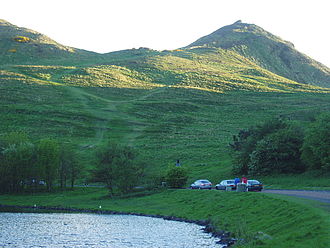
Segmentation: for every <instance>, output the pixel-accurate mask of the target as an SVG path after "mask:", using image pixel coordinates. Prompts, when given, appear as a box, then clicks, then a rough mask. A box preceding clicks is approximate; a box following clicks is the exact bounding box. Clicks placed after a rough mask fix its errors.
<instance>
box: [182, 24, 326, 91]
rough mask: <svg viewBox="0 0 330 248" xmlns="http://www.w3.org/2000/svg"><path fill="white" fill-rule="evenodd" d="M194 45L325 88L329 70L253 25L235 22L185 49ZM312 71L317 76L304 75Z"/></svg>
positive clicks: (289, 43)
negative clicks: (224, 51)
mask: <svg viewBox="0 0 330 248" xmlns="http://www.w3.org/2000/svg"><path fill="white" fill-rule="evenodd" d="M195 46H203V47H215V48H222V49H230V50H234V51H236V52H238V53H240V54H241V55H242V56H244V57H246V58H248V59H250V60H252V61H254V62H255V63H257V64H258V65H259V66H261V67H263V68H265V69H267V70H270V71H271V72H273V73H276V74H278V75H281V76H283V77H286V78H289V79H291V80H294V81H297V82H300V83H308V84H316V85H322V86H326V87H329V85H328V84H329V81H330V80H329V77H330V69H329V68H327V67H326V66H324V65H322V64H320V63H318V62H317V61H315V60H313V59H311V58H309V57H308V56H306V55H304V54H302V53H300V52H298V51H297V50H296V49H295V48H294V45H293V44H292V43H291V42H288V41H285V40H283V39H282V38H280V37H278V36H276V35H273V34H272V33H270V32H268V31H266V30H264V29H263V28H261V27H259V26H257V25H255V24H249V23H244V22H242V21H241V20H239V21H236V22H234V23H233V24H230V25H227V26H224V27H222V28H220V29H218V30H216V31H214V32H213V33H211V34H209V35H206V36H204V37H202V38H200V39H198V40H196V41H195V42H193V43H191V44H190V45H189V46H187V48H190V47H195ZM315 68H317V70H316V71H315V73H316V74H319V75H318V76H316V74H314V75H313V74H311V73H306V72H309V71H314V70H315ZM317 78H318V79H317Z"/></svg>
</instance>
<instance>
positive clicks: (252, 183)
mask: <svg viewBox="0 0 330 248" xmlns="http://www.w3.org/2000/svg"><path fill="white" fill-rule="evenodd" d="M262 189H263V185H262V183H261V182H259V181H258V180H248V182H247V190H248V191H261V190H262Z"/></svg>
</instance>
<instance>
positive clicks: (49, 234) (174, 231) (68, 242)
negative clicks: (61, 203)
mask: <svg viewBox="0 0 330 248" xmlns="http://www.w3.org/2000/svg"><path fill="white" fill-rule="evenodd" d="M216 241H217V239H215V238H213V237H211V235H210V234H207V233H204V232H203V231H202V230H201V226H198V225H195V224H190V223H182V222H175V221H168V220H163V219H158V218H150V217H141V216H131V215H96V214H58V213H56V214H40V213H39V214H37V213H33V214H31V213H0V247H52V248H53V247H54V248H55V247H97V248H99V247H111V248H117V247H118V248H126V247H134V248H136V247H143V248H148V247H150V248H151V247H152V248H155V247H162V248H163V247H171V248H174V247H180V248H181V247H187V248H188V247H189V248H191V247H218V248H219V247H221V246H220V245H217V244H215V242H216Z"/></svg>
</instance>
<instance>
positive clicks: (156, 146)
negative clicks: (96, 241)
mask: <svg viewBox="0 0 330 248" xmlns="http://www.w3.org/2000/svg"><path fill="white" fill-rule="evenodd" d="M125 53H126V55H127V57H125V56H123V57H122V60H121V61H119V60H118V58H114V57H109V59H108V62H106V63H103V64H97V65H92V66H76V65H74V64H72V65H71V66H49V65H47V66H46V65H13V66H9V65H7V66H3V68H2V70H1V71H0V94H1V103H2V104H1V107H0V108H1V111H0V113H1V120H2V121H1V123H0V130H1V131H0V132H1V133H5V132H9V131H15V130H24V131H26V132H28V133H29V134H30V135H31V137H32V138H34V139H38V138H42V137H48V136H51V137H56V138H57V139H59V140H60V141H61V142H62V141H63V142H73V143H74V144H75V145H76V149H77V151H79V153H80V154H81V156H82V158H83V159H82V160H81V161H82V163H84V164H85V165H86V166H88V167H89V168H90V167H93V159H92V158H93V153H94V151H95V149H96V148H97V146H98V145H100V144H101V143H103V142H105V141H106V140H109V139H110V140H112V141H115V142H120V143H123V144H128V145H132V146H135V147H136V148H138V150H139V151H140V152H141V154H142V156H143V157H144V160H145V162H146V164H147V165H148V166H149V170H150V171H154V172H156V173H157V171H159V170H160V169H164V168H165V167H166V166H167V165H168V164H173V163H174V161H175V160H176V159H181V161H182V163H183V164H184V165H186V166H188V168H189V170H190V178H191V179H193V178H197V177H208V178H210V179H211V180H212V181H218V180H220V179H221V178H223V177H224V176H226V175H228V174H230V160H229V151H228V143H229V142H230V141H231V137H232V135H233V134H235V133H237V132H238V131H239V130H240V129H242V128H247V127H249V126H250V125H254V124H256V123H258V122H262V121H264V120H265V119H267V118H272V117H276V116H284V117H289V118H291V119H297V120H301V121H304V122H306V121H308V120H310V119H311V118H313V117H314V116H315V115H316V114H317V113H319V112H322V111H328V110H329V109H330V104H329V95H328V94H327V92H328V89H324V88H318V87H313V86H308V85H305V84H299V83H296V82H293V81H290V80H288V79H285V78H282V77H279V76H277V75H275V74H273V73H270V72H269V71H266V70H264V69H262V68H260V67H258V66H257V65H255V64H254V63H252V62H250V61H248V60H247V59H245V58H243V57H241V56H240V55H238V54H235V53H233V52H227V51H224V50H221V49H206V50H205V49H192V50H187V51H165V52H163V53H159V52H157V53H156V54H154V52H152V51H151V53H152V56H150V52H149V51H148V50H147V51H144V52H143V54H142V55H139V56H140V59H139V60H137V64H136V63H131V62H132V58H134V56H136V55H134V53H136V51H134V50H133V51H130V52H129V51H125ZM128 53H132V54H131V55H130V56H128ZM134 60H135V58H134Z"/></svg>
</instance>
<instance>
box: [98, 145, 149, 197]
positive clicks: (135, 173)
mask: <svg viewBox="0 0 330 248" xmlns="http://www.w3.org/2000/svg"><path fill="white" fill-rule="evenodd" d="M96 158H97V165H96V168H95V170H93V171H92V173H93V178H94V181H98V182H103V183H105V184H106V185H107V187H108V189H109V192H110V195H113V193H114V190H115V189H116V190H117V191H119V192H120V193H128V192H130V191H132V190H133V188H134V187H135V186H136V185H137V183H138V181H139V179H140V177H141V176H142V172H143V164H142V163H140V162H138V160H137V153H136V151H135V150H133V149H132V148H131V147H127V146H120V145H118V144H113V143H108V144H107V145H105V146H102V147H100V148H99V149H98V150H97V152H96Z"/></svg>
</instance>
